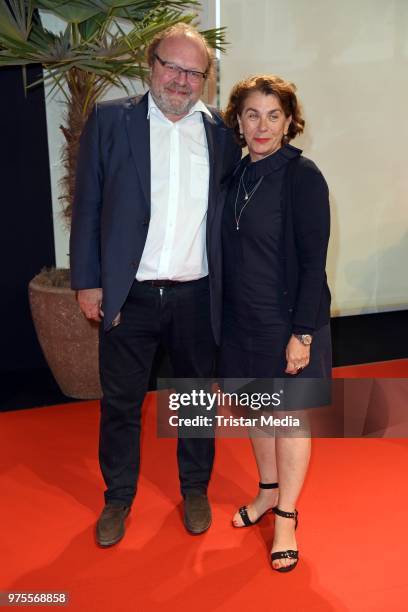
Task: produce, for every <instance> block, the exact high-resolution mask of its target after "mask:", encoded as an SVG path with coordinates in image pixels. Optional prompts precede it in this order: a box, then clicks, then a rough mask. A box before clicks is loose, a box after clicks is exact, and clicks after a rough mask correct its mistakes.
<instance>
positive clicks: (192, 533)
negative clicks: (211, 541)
mask: <svg viewBox="0 0 408 612" xmlns="http://www.w3.org/2000/svg"><path fill="white" fill-rule="evenodd" d="M211 523H212V521H210V522H209V523H208V525H207V527H204V529H200V530H197V529H193V528H192V527H191V526H190V525H189V524H188V523H187V522H186V520H184V527H185V528H186V529H187V531H188V533H191V535H200V534H201V533H205V532H206V531H208V530H209V528H210V527H211Z"/></svg>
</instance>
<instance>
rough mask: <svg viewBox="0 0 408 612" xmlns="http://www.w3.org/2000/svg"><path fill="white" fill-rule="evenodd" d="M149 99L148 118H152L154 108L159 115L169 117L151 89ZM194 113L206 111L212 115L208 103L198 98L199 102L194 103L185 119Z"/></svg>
mask: <svg viewBox="0 0 408 612" xmlns="http://www.w3.org/2000/svg"><path fill="white" fill-rule="evenodd" d="M147 99H148V110H147V118H148V119H149V118H150V113H151V111H152V110H154V112H156V113H157V114H158V115H159V116H161V117H164V118H165V119H167V117H166V116H165V115H164V114H163V112H162V111H161V110H160V108H159V107H158V106H157V104H156V102H155V101H154V100H153V96H152V94H151V93H150V91H149V95H148V98H147ZM194 113H205V114H206V115H208V116H209V117H210V118H211V117H212V114H211V111H210V110H209V109H208V108H207V107H206V105H205V104H204V102H203V101H202V100H197V102H196V103H195V104H194V106H192V107H191V108H190V110H189V112H188V113H187V115H186V116H185V117H183V119H186V118H187V117H190V116H191V115H193V114H194ZM167 121H168V119H167ZM180 121H182V119H180Z"/></svg>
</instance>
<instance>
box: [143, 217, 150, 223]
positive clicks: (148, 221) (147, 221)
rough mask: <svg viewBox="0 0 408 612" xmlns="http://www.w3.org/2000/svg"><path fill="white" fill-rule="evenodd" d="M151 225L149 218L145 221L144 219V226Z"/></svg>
mask: <svg viewBox="0 0 408 612" xmlns="http://www.w3.org/2000/svg"><path fill="white" fill-rule="evenodd" d="M149 223H150V219H149V217H146V218H145V219H143V223H142V225H149Z"/></svg>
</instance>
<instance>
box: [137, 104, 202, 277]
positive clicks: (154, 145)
mask: <svg viewBox="0 0 408 612" xmlns="http://www.w3.org/2000/svg"><path fill="white" fill-rule="evenodd" d="M148 103H149V106H148V115H147V116H148V119H149V125H150V169H151V170H150V172H151V175H150V176H151V178H150V182H151V215H150V224H149V230H148V234H147V239H146V244H145V247H144V250H143V254H142V258H141V261H140V265H139V268H138V271H137V274H136V279H137V280H138V281H143V280H158V279H170V280H177V281H190V280H196V279H199V278H202V277H203V276H206V275H207V274H208V264H207V248H206V221H207V207H208V185H209V158H208V146H207V138H206V135H205V129H204V123H203V117H202V114H201V113H206V114H207V115H209V116H210V117H211V113H210V111H209V110H208V109H207V107H206V106H205V104H204V103H203V102H201V100H199V101H198V102H197V103H196V104H195V105H194V106H193V107H192V109H191V110H190V112H189V113H188V115H186V117H183V118H182V119H180V120H179V121H176V122H172V121H170V120H169V119H167V117H165V116H164V115H163V113H162V112H161V110H160V109H159V108H158V107H157V105H156V103H155V102H154V100H153V98H152V96H151V94H150V93H149V96H148Z"/></svg>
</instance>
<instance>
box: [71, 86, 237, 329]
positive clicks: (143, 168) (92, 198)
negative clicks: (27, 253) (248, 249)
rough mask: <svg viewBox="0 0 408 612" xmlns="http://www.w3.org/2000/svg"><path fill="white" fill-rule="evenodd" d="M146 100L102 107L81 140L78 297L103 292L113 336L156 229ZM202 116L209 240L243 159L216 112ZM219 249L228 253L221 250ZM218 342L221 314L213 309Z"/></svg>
mask: <svg viewBox="0 0 408 612" xmlns="http://www.w3.org/2000/svg"><path fill="white" fill-rule="evenodd" d="M147 111H148V101H147V94H145V95H144V96H143V97H141V98H140V97H134V98H122V99H120V100H114V101H109V102H102V103H99V104H96V105H95V107H94V109H93V111H92V113H91V115H90V117H89V119H88V121H87V124H86V126H85V128H84V130H83V133H82V136H81V143H80V149H79V156H78V163H77V177H76V189H75V198H74V206H73V215H72V229H71V239H70V258H71V286H72V288H73V289H91V288H96V287H102V289H103V303H102V310H103V312H104V328H105V330H108V329H110V327H111V326H112V321H113V319H114V318H115V316H116V315H117V314H118V313H119V311H120V309H121V308H122V305H123V303H124V302H125V300H126V297H127V295H128V293H129V290H130V287H131V285H132V283H133V281H134V279H135V275H136V272H137V269H138V267H139V263H140V259H141V256H142V253H143V249H144V246H145V242H146V237H147V232H148V229H149V222H150V180H151V179H150V130H149V121H148V119H147ZM210 111H211V113H212V118H210V117H208V116H207V115H206V114H205V113H203V121H204V127H205V132H206V137H207V144H208V153H209V163H210V184H209V195H208V213H207V253H208V258H209V269H210V289H211V292H212V293H213V290H214V288H213V286H212V283H211V277H212V273H211V254H210V247H209V232H210V228H211V225H212V217H213V214H214V211H215V206H216V199H217V194H218V190H219V185H220V183H221V180H222V179H223V177H224V176H225V175H227V174H230V173H231V171H232V169H233V168H234V166H235V165H236V163H237V162H238V161H239V159H240V156H241V151H240V149H239V147H238V145H237V144H236V143H235V142H234V139H233V134H232V131H231V130H230V129H228V128H226V127H225V125H224V123H223V122H222V119H221V118H220V115H219V113H218V111H217V110H215V109H214V108H212V107H210ZM217 248H221V246H220V245H219V246H218V247H217ZM211 314H212V321H213V329H214V336H215V338H216V340H218V336H219V327H220V312H218V310H217V309H216V308H215V307H214V305H213V303H212V307H211Z"/></svg>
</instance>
